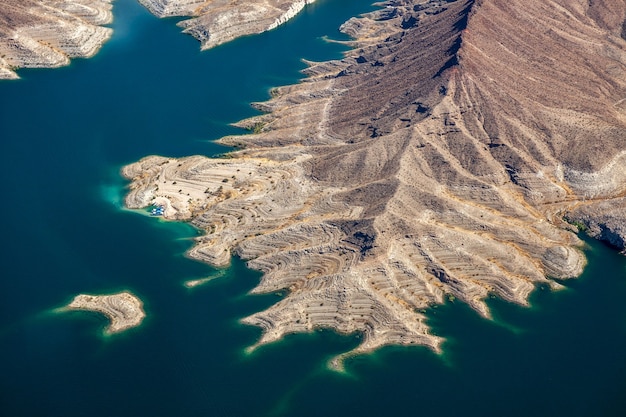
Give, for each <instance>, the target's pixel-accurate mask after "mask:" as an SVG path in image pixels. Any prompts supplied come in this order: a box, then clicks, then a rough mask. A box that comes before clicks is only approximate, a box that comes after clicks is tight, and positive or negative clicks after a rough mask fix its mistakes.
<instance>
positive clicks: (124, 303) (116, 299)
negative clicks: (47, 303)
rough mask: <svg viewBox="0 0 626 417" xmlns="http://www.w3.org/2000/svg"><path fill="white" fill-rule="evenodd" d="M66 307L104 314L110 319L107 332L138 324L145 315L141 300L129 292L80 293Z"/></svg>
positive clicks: (122, 329)
mask: <svg viewBox="0 0 626 417" xmlns="http://www.w3.org/2000/svg"><path fill="white" fill-rule="evenodd" d="M66 309H68V310H86V311H95V312H97V313H101V314H104V315H105V316H106V317H107V318H108V319H109V320H110V321H111V324H110V325H109V326H108V327H107V330H106V332H107V333H109V334H112V333H119V332H122V331H124V330H126V329H130V328H131V327H136V326H139V325H140V324H141V322H142V321H143V319H144V318H145V317H146V313H145V312H144V311H143V303H142V302H141V300H140V299H139V298H137V297H136V296H135V295H133V294H131V293H129V292H121V293H118V294H111V295H87V294H80V295H77V296H76V297H75V298H74V299H73V300H72V302H71V303H70V304H68V305H67V307H66Z"/></svg>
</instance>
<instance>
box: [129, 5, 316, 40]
mask: <svg viewBox="0 0 626 417" xmlns="http://www.w3.org/2000/svg"><path fill="white" fill-rule="evenodd" d="M314 1H315V0H246V1H241V0H235V1H232V0H213V1H206V0H139V2H140V3H141V4H143V5H144V6H145V7H146V8H147V9H148V10H150V12H151V13H153V14H154V15H155V16H158V17H169V16H189V17H191V19H187V20H183V21H182V22H180V23H179V24H178V25H179V26H180V27H182V28H183V29H184V32H185V33H187V34H190V35H192V36H193V37H195V38H196V39H198V40H199V41H200V43H201V46H202V49H209V48H212V47H214V46H217V45H220V44H223V43H225V42H228V41H231V40H233V39H235V38H238V37H241V36H246V35H251V34H257V33H261V32H265V31H268V30H272V29H274V28H276V27H278V26H280V25H282V24H283V23H285V22H286V21H288V20H289V19H291V18H292V17H294V16H295V15H296V14H298V12H300V11H301V10H302V9H303V8H304V7H305V6H306V5H307V4H310V3H313V2H314Z"/></svg>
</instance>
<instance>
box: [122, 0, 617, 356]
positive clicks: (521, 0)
mask: <svg viewBox="0 0 626 417" xmlns="http://www.w3.org/2000/svg"><path fill="white" fill-rule="evenodd" d="M384 6H385V7H384V8H382V9H380V10H378V11H376V12H373V13H370V14H367V15H364V16H362V17H359V18H353V19H351V20H349V21H348V22H346V23H345V24H344V25H343V26H342V28H341V29H342V30H343V31H344V32H345V33H348V34H350V35H352V36H353V37H354V39H355V40H354V41H353V42H351V46H352V50H351V51H350V52H349V53H347V54H346V57H345V58H344V59H342V60H337V61H331V62H322V63H312V62H311V63H310V65H309V68H308V69H307V70H306V75H307V76H308V78H306V79H305V80H303V82H302V83H300V84H297V85H292V86H286V87H280V88H278V89H276V91H275V92H274V94H273V98H272V99H271V100H270V101H268V102H266V103H259V104H256V107H257V108H258V109H260V110H262V111H263V112H265V114H263V115H261V116H258V117H255V118H252V119H250V120H245V121H243V122H241V123H240V126H242V127H247V128H250V129H251V130H254V131H255V134H251V135H245V136H235V137H226V138H223V139H221V140H220V142H221V143H224V144H227V145H233V146H238V147H241V148H242V149H241V150H238V151H236V152H231V153H230V154H228V158H216V159H211V158H206V157H202V156H193V157H189V158H181V159H174V158H166V157H159V156H151V157H147V158H144V159H143V160H141V161H139V162H137V163H135V164H132V165H129V166H127V167H125V168H124V170H123V174H124V175H125V176H126V177H127V178H129V179H131V180H132V183H131V185H130V192H129V194H128V196H127V198H126V204H127V205H128V206H129V207H131V208H139V207H144V206H147V205H149V204H152V203H153V202H155V200H156V201H158V202H159V204H165V205H166V206H167V210H166V212H165V217H166V218H169V219H177V220H186V221H189V222H191V223H192V224H193V225H195V226H196V227H198V228H200V229H202V230H204V231H205V232H206V233H205V235H204V236H202V237H199V238H198V239H197V242H196V245H195V247H194V248H193V249H191V251H190V252H189V255H190V256H191V257H193V258H195V259H199V260H202V261H205V262H208V263H210V264H212V265H217V266H221V265H225V264H227V263H228V262H229V258H230V256H231V254H233V253H235V254H237V255H238V256H240V257H241V258H243V259H246V260H248V265H249V266H250V267H251V268H254V269H257V270H260V271H262V272H263V278H262V280H261V282H260V283H259V285H258V286H257V287H256V288H255V289H254V290H253V292H255V293H268V292H274V291H283V290H288V295H287V296H286V297H285V298H284V299H282V300H280V301H279V302H277V303H276V304H275V305H273V306H271V307H270V308H269V309H267V310H266V311H262V312H258V313H256V314H253V315H252V316H250V317H247V318H245V319H244V322H245V323H249V324H253V325H257V326H260V327H261V328H262V329H263V335H262V337H261V338H260V340H259V341H258V343H257V345H255V347H256V346H258V345H262V344H264V343H269V342H272V341H275V340H277V339H280V338H281V337H282V336H283V335H285V334H287V333H294V332H308V331H311V330H312V329H314V328H316V327H325V328H332V329H335V330H337V331H339V332H341V333H351V332H361V333H362V334H363V339H362V343H361V344H360V345H359V346H358V347H357V348H356V349H355V350H354V351H353V352H350V353H348V354H354V353H360V352H367V351H371V350H373V349H376V348H378V347H380V346H383V345H388V344H397V345H410V344H414V345H424V346H429V347H431V348H432V349H434V350H439V349H440V343H441V339H440V338H439V337H437V336H435V335H433V334H431V333H430V332H429V328H428V325H427V324H426V317H425V315H424V313H423V312H424V309H426V308H427V307H429V306H432V305H436V304H441V303H443V302H445V300H446V299H457V300H462V301H463V302H466V303H467V304H468V305H470V306H471V307H472V308H473V309H475V310H476V311H477V312H478V313H479V314H481V315H482V316H484V317H489V316H490V312H489V309H488V307H487V305H486V304H485V299H487V298H488V297H489V296H492V295H497V296H498V297H501V298H502V299H504V300H508V301H510V302H513V303H517V304H520V305H526V304H527V303H528V301H527V300H528V296H529V294H530V293H531V292H532V291H533V290H534V288H535V287H536V285H537V284H547V285H549V286H550V287H552V288H559V287H560V284H559V280H563V279H568V278H573V277H576V276H578V275H579V274H580V273H581V271H582V270H583V267H584V265H585V258H584V255H583V252H582V251H581V250H580V248H581V245H582V242H581V241H580V240H579V239H578V237H577V236H576V234H575V230H576V229H575V227H573V226H572V225H570V224H568V223H566V222H565V221H563V217H564V215H566V214H568V213H579V212H580V213H584V214H585V216H587V217H586V218H588V219H589V221H590V222H597V223H598V224H600V223H603V222H604V219H607V218H610V219H612V220H611V221H613V222H616V224H620V225H622V226H623V225H624V222H625V221H626V214H625V213H626V210H624V209H625V208H626V205H625V199H624V198H622V197H623V196H624V194H625V193H626V169H625V166H626V165H625V163H626V41H625V40H624V29H623V28H624V21H625V20H626V2H625V1H624V0H598V1H594V2H588V1H586V0H482V1H480V0H477V1H473V0H456V1H453V0H449V1H442V0H430V1H417V0H391V1H388V2H386V3H384ZM596 207H599V208H601V210H600V209H596ZM611 230H617V228H616V227H613V229H611ZM621 230H622V233H623V230H624V229H623V227H622V229H621ZM621 242H622V243H621V244H622V245H623V240H622V241H621ZM252 348H254V347H252ZM340 362H341V357H340V358H337V359H336V360H335V361H334V362H333V364H334V366H340Z"/></svg>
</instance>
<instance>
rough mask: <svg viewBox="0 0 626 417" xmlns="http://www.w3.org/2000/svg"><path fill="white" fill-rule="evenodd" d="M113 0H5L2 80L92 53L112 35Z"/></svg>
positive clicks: (0, 9) (0, 13)
mask: <svg viewBox="0 0 626 417" xmlns="http://www.w3.org/2000/svg"><path fill="white" fill-rule="evenodd" d="M111 19H112V14H111V0H67V1H61V0H3V1H2V5H0V79H13V78H18V77H17V74H16V73H15V70H17V69H18V68H52V67H60V66H63V65H67V64H69V62H70V58H76V57H82V58H87V57H90V56H93V55H94V54H95V53H96V52H97V51H98V49H99V48H100V47H101V46H102V44H103V43H104V42H105V41H106V40H107V39H109V37H110V36H111V29H109V28H106V27H102V26H101V25H104V24H107V23H109V22H111Z"/></svg>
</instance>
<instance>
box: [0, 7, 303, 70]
mask: <svg viewBox="0 0 626 417" xmlns="http://www.w3.org/2000/svg"><path fill="white" fill-rule="evenodd" d="M138 1H139V2H140V3H141V4H142V5H144V6H145V7H146V8H147V9H148V10H149V11H150V12H151V13H153V14H154V15H155V16H157V17H172V16H182V17H191V19H187V20H183V21H182V22H180V23H179V26H181V27H182V28H184V32H185V33H188V34H190V35H193V36H194V37H195V38H197V39H198V40H199V41H200V42H201V45H202V49H208V48H211V47H214V46H217V45H220V44H222V43H225V42H228V41H230V40H233V39H235V38H237V37H240V36H245V35H250V34H256V33H261V32H265V31H267V30H272V29H274V28H276V27H278V26H279V25H281V24H283V23H285V22H286V21H288V20H289V19H291V18H292V17H294V16H295V15H296V14H298V12H300V11H301V10H302V9H303V8H304V7H305V6H306V5H307V4H309V3H313V2H314V1H315V0H245V1H240V0H235V1H231V0H215V1H209V2H207V1H205V0H138ZM112 2H113V0H67V1H60V0H3V2H2V6H0V80H1V79H16V78H19V77H18V75H17V73H16V72H15V71H16V70H17V69H18V68H54V67H60V66H64V65H68V64H69V62H70V59H71V58H79V57H80V58H88V57H91V56H93V55H95V53H96V52H97V51H98V50H99V49H100V47H101V46H102V44H103V43H104V42H106V41H107V40H108V39H109V38H110V37H111V34H112V30H111V29H110V28H107V27H103V26H102V25H105V24H108V23H111V21H112V13H111V9H112V5H111V3H112Z"/></svg>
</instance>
